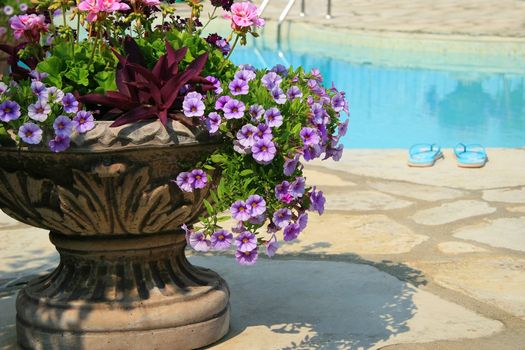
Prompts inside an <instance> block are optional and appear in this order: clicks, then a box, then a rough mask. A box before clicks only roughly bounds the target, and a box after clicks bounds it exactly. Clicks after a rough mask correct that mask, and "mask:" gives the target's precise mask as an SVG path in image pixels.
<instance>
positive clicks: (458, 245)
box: [437, 241, 487, 255]
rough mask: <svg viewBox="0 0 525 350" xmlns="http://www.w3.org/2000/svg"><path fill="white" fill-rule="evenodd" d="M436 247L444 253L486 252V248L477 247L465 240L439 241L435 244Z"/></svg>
mask: <svg viewBox="0 0 525 350" xmlns="http://www.w3.org/2000/svg"><path fill="white" fill-rule="evenodd" d="M437 248H438V249H439V250H440V251H441V252H442V253H444V254H448V255H458V254H465V253H480V252H486V251H487V250H486V249H484V248H482V247H477V246H475V245H473V244H469V243H465V242H453V241H448V242H441V243H439V244H438V245H437Z"/></svg>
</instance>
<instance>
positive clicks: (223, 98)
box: [215, 96, 232, 110]
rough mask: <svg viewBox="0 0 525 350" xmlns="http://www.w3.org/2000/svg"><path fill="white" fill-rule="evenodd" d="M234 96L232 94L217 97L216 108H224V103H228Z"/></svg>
mask: <svg viewBox="0 0 525 350" xmlns="http://www.w3.org/2000/svg"><path fill="white" fill-rule="evenodd" d="M231 99H232V98H231V97H230V96H221V97H219V98H218V99H217V102H215V109H216V110H222V109H224V105H226V103H228V102H229V101H230V100H231Z"/></svg>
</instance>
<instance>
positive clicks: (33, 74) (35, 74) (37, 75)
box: [29, 70, 49, 81]
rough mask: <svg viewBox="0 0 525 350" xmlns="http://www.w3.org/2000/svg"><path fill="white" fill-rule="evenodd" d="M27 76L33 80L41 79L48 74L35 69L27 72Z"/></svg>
mask: <svg viewBox="0 0 525 350" xmlns="http://www.w3.org/2000/svg"><path fill="white" fill-rule="evenodd" d="M29 76H30V77H31V78H32V79H33V81H42V80H43V79H45V78H47V77H48V76H49V74H47V73H45V72H39V71H37V70H32V71H31V72H30V73H29Z"/></svg>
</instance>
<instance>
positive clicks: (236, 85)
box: [228, 79, 250, 96]
mask: <svg viewBox="0 0 525 350" xmlns="http://www.w3.org/2000/svg"><path fill="white" fill-rule="evenodd" d="M228 87H229V88H230V92H231V93H232V95H233V96H237V95H246V94H248V91H249V90H250V87H249V86H248V82H247V81H245V80H241V79H234V80H233V81H232V82H231V83H230V84H229V85H228Z"/></svg>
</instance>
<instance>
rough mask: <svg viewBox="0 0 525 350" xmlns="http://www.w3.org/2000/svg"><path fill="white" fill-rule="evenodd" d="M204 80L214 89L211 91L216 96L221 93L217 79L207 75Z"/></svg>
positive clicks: (219, 82)
mask: <svg viewBox="0 0 525 350" xmlns="http://www.w3.org/2000/svg"><path fill="white" fill-rule="evenodd" d="M205 79H206V80H207V81H209V82H210V83H212V84H213V87H214V88H215V89H214V90H213V91H214V92H215V93H216V94H221V93H222V87H221V81H220V80H219V79H218V78H216V77H214V76H211V75H208V76H207V77H206V78H205Z"/></svg>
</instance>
